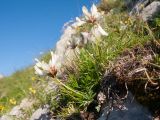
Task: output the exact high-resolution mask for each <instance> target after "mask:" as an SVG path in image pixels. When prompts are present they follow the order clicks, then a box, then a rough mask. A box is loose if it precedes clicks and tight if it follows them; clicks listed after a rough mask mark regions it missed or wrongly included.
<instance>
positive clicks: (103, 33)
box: [91, 24, 108, 38]
mask: <svg viewBox="0 0 160 120" xmlns="http://www.w3.org/2000/svg"><path fill="white" fill-rule="evenodd" d="M91 33H92V34H93V35H94V36H95V37H96V38H98V37H100V36H108V33H107V32H106V31H105V30H103V28H102V27H101V26H100V25H99V24H97V25H95V26H94V27H93V28H92V29H91Z"/></svg>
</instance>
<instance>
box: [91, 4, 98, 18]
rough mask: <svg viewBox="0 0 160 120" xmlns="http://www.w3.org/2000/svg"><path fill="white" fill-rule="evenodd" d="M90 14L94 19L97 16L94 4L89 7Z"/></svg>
mask: <svg viewBox="0 0 160 120" xmlns="http://www.w3.org/2000/svg"><path fill="white" fill-rule="evenodd" d="M91 14H92V16H93V17H96V16H97V15H98V14H99V13H98V10H97V7H96V6H95V4H93V5H92V7H91Z"/></svg>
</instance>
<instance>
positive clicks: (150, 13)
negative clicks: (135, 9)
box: [141, 1, 160, 21]
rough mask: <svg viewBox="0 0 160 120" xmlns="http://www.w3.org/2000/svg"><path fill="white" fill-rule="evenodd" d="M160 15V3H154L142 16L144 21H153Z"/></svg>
mask: <svg viewBox="0 0 160 120" xmlns="http://www.w3.org/2000/svg"><path fill="white" fill-rule="evenodd" d="M159 14H160V1H154V2H152V3H151V4H149V5H148V6H147V7H145V8H144V9H143V10H142V13H141V16H142V19H143V20H144V21H148V20H152V19H153V18H155V17H156V16H157V15H159Z"/></svg>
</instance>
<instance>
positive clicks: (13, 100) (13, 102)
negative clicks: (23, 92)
mask: <svg viewBox="0 0 160 120" xmlns="http://www.w3.org/2000/svg"><path fill="white" fill-rule="evenodd" d="M9 102H10V103H11V104H12V105H15V104H16V103H17V101H16V100H15V99H14V98H11V99H9Z"/></svg>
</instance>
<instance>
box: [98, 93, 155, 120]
mask: <svg viewBox="0 0 160 120" xmlns="http://www.w3.org/2000/svg"><path fill="white" fill-rule="evenodd" d="M113 103H114V102H112V101H111V102H108V103H107V104H106V106H105V107H104V109H103V112H102V114H101V116H100V118H99V119H98V120H152V116H151V113H150V112H149V111H148V110H147V109H146V108H145V107H143V106H142V105H140V104H139V103H138V102H137V101H135V100H134V99H133V95H132V94H131V93H129V96H128V98H127V99H126V100H124V102H123V103H122V104H119V105H118V104H117V103H116V105H118V106H119V107H120V108H121V109H119V108H115V107H113V108H112V109H110V107H111V106H112V105H111V106H110V104H113Z"/></svg>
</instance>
